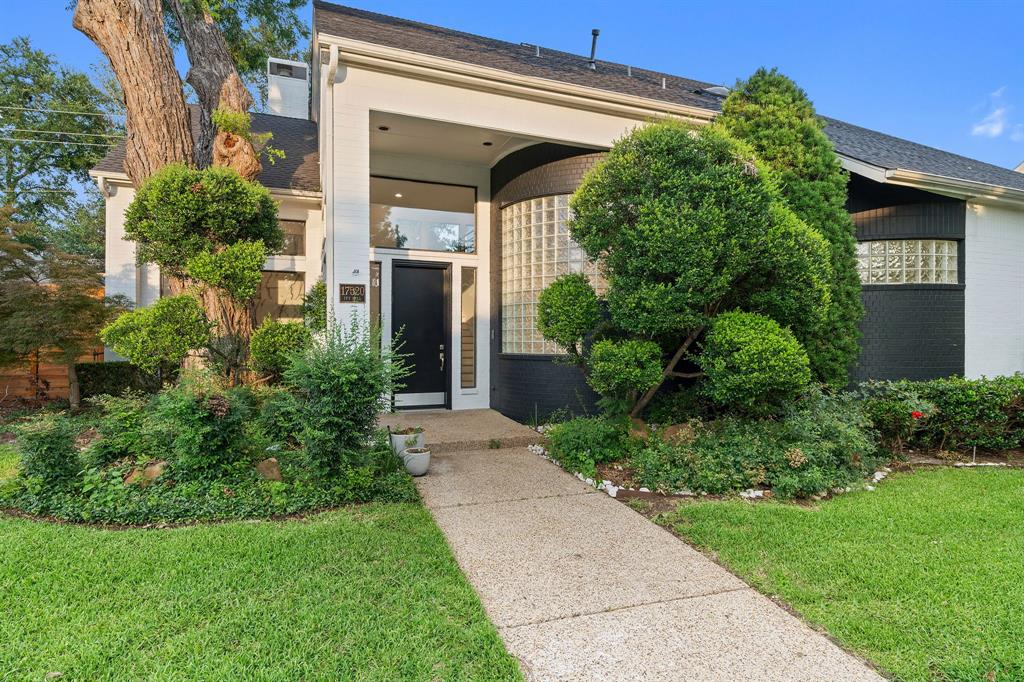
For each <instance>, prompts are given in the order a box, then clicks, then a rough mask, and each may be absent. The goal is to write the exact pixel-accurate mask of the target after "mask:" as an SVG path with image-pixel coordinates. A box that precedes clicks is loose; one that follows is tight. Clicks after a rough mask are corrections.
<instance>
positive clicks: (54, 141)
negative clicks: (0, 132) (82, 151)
mask: <svg viewBox="0 0 1024 682" xmlns="http://www.w3.org/2000/svg"><path fill="white" fill-rule="evenodd" d="M0 140H7V141H9V142H29V143H34V144H75V145H77V146H101V147H103V148H106V147H109V146H110V143H106V144H104V143H102V142H73V141H71V140H60V139H28V138H26V137H0Z"/></svg>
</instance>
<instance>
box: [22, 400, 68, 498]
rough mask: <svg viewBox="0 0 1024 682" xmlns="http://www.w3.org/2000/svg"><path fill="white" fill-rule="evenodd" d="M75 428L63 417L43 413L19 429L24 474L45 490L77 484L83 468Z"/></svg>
mask: <svg viewBox="0 0 1024 682" xmlns="http://www.w3.org/2000/svg"><path fill="white" fill-rule="evenodd" d="M76 435H77V432H76V429H75V427H74V425H73V424H72V422H71V421H70V420H69V419H68V418H67V417H65V416H64V415H60V414H42V415H40V416H38V417H36V418H34V419H32V420H31V421H29V422H27V423H25V424H22V425H20V426H19V427H18V433H17V436H18V440H17V445H18V452H19V453H20V454H21V475H22V476H23V477H24V478H26V479H28V480H29V481H35V482H38V484H39V485H40V486H41V487H43V488H57V487H62V486H67V485H70V484H72V483H74V482H75V481H76V479H77V478H78V474H79V473H80V471H81V469H82V466H81V463H80V462H79V458H78V451H77V450H75V436H76Z"/></svg>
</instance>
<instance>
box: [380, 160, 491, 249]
mask: <svg viewBox="0 0 1024 682" xmlns="http://www.w3.org/2000/svg"><path fill="white" fill-rule="evenodd" d="M374 180H394V181H397V182H415V183H418V184H421V185H441V186H444V187H462V188H465V189H471V190H473V250H472V251H442V250H440V249H424V248H410V247H405V246H374V245H373V223H372V222H371V223H370V224H369V225H368V226H367V230H368V232H369V234H368V237H369V238H370V249H384V250H387V251H393V252H395V253H401V254H407V253H410V252H423V253H443V254H449V255H461V256H477V255H479V253H480V244H479V242H480V239H479V236H480V188H479V187H477V186H476V185H464V184H462V183H459V182H439V181H437V180H421V179H417V178H403V177H399V176H395V175H379V174H376V173H371V174H370V182H373V181H374ZM373 203H374V202H373V201H371V202H370V205H371V206H372V205H373ZM424 210H429V209H424ZM371 214H372V211H371Z"/></svg>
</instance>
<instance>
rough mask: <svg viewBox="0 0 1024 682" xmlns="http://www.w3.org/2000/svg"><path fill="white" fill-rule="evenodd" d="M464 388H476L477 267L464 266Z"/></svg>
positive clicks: (461, 354)
mask: <svg viewBox="0 0 1024 682" xmlns="http://www.w3.org/2000/svg"><path fill="white" fill-rule="evenodd" d="M461 308H462V348H461V349H460V351H461V353H460V356H461V358H462V365H461V366H462V388H476V268H462V306H461Z"/></svg>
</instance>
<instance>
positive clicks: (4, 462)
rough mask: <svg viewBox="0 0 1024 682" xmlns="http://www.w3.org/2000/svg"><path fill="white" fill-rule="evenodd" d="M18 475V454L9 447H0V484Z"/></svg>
mask: <svg viewBox="0 0 1024 682" xmlns="http://www.w3.org/2000/svg"><path fill="white" fill-rule="evenodd" d="M17 474H18V452H17V451H16V450H15V449H14V447H13V446H11V445H0V482H3V481H5V480H7V479H9V478H14V477H15V476H17Z"/></svg>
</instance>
